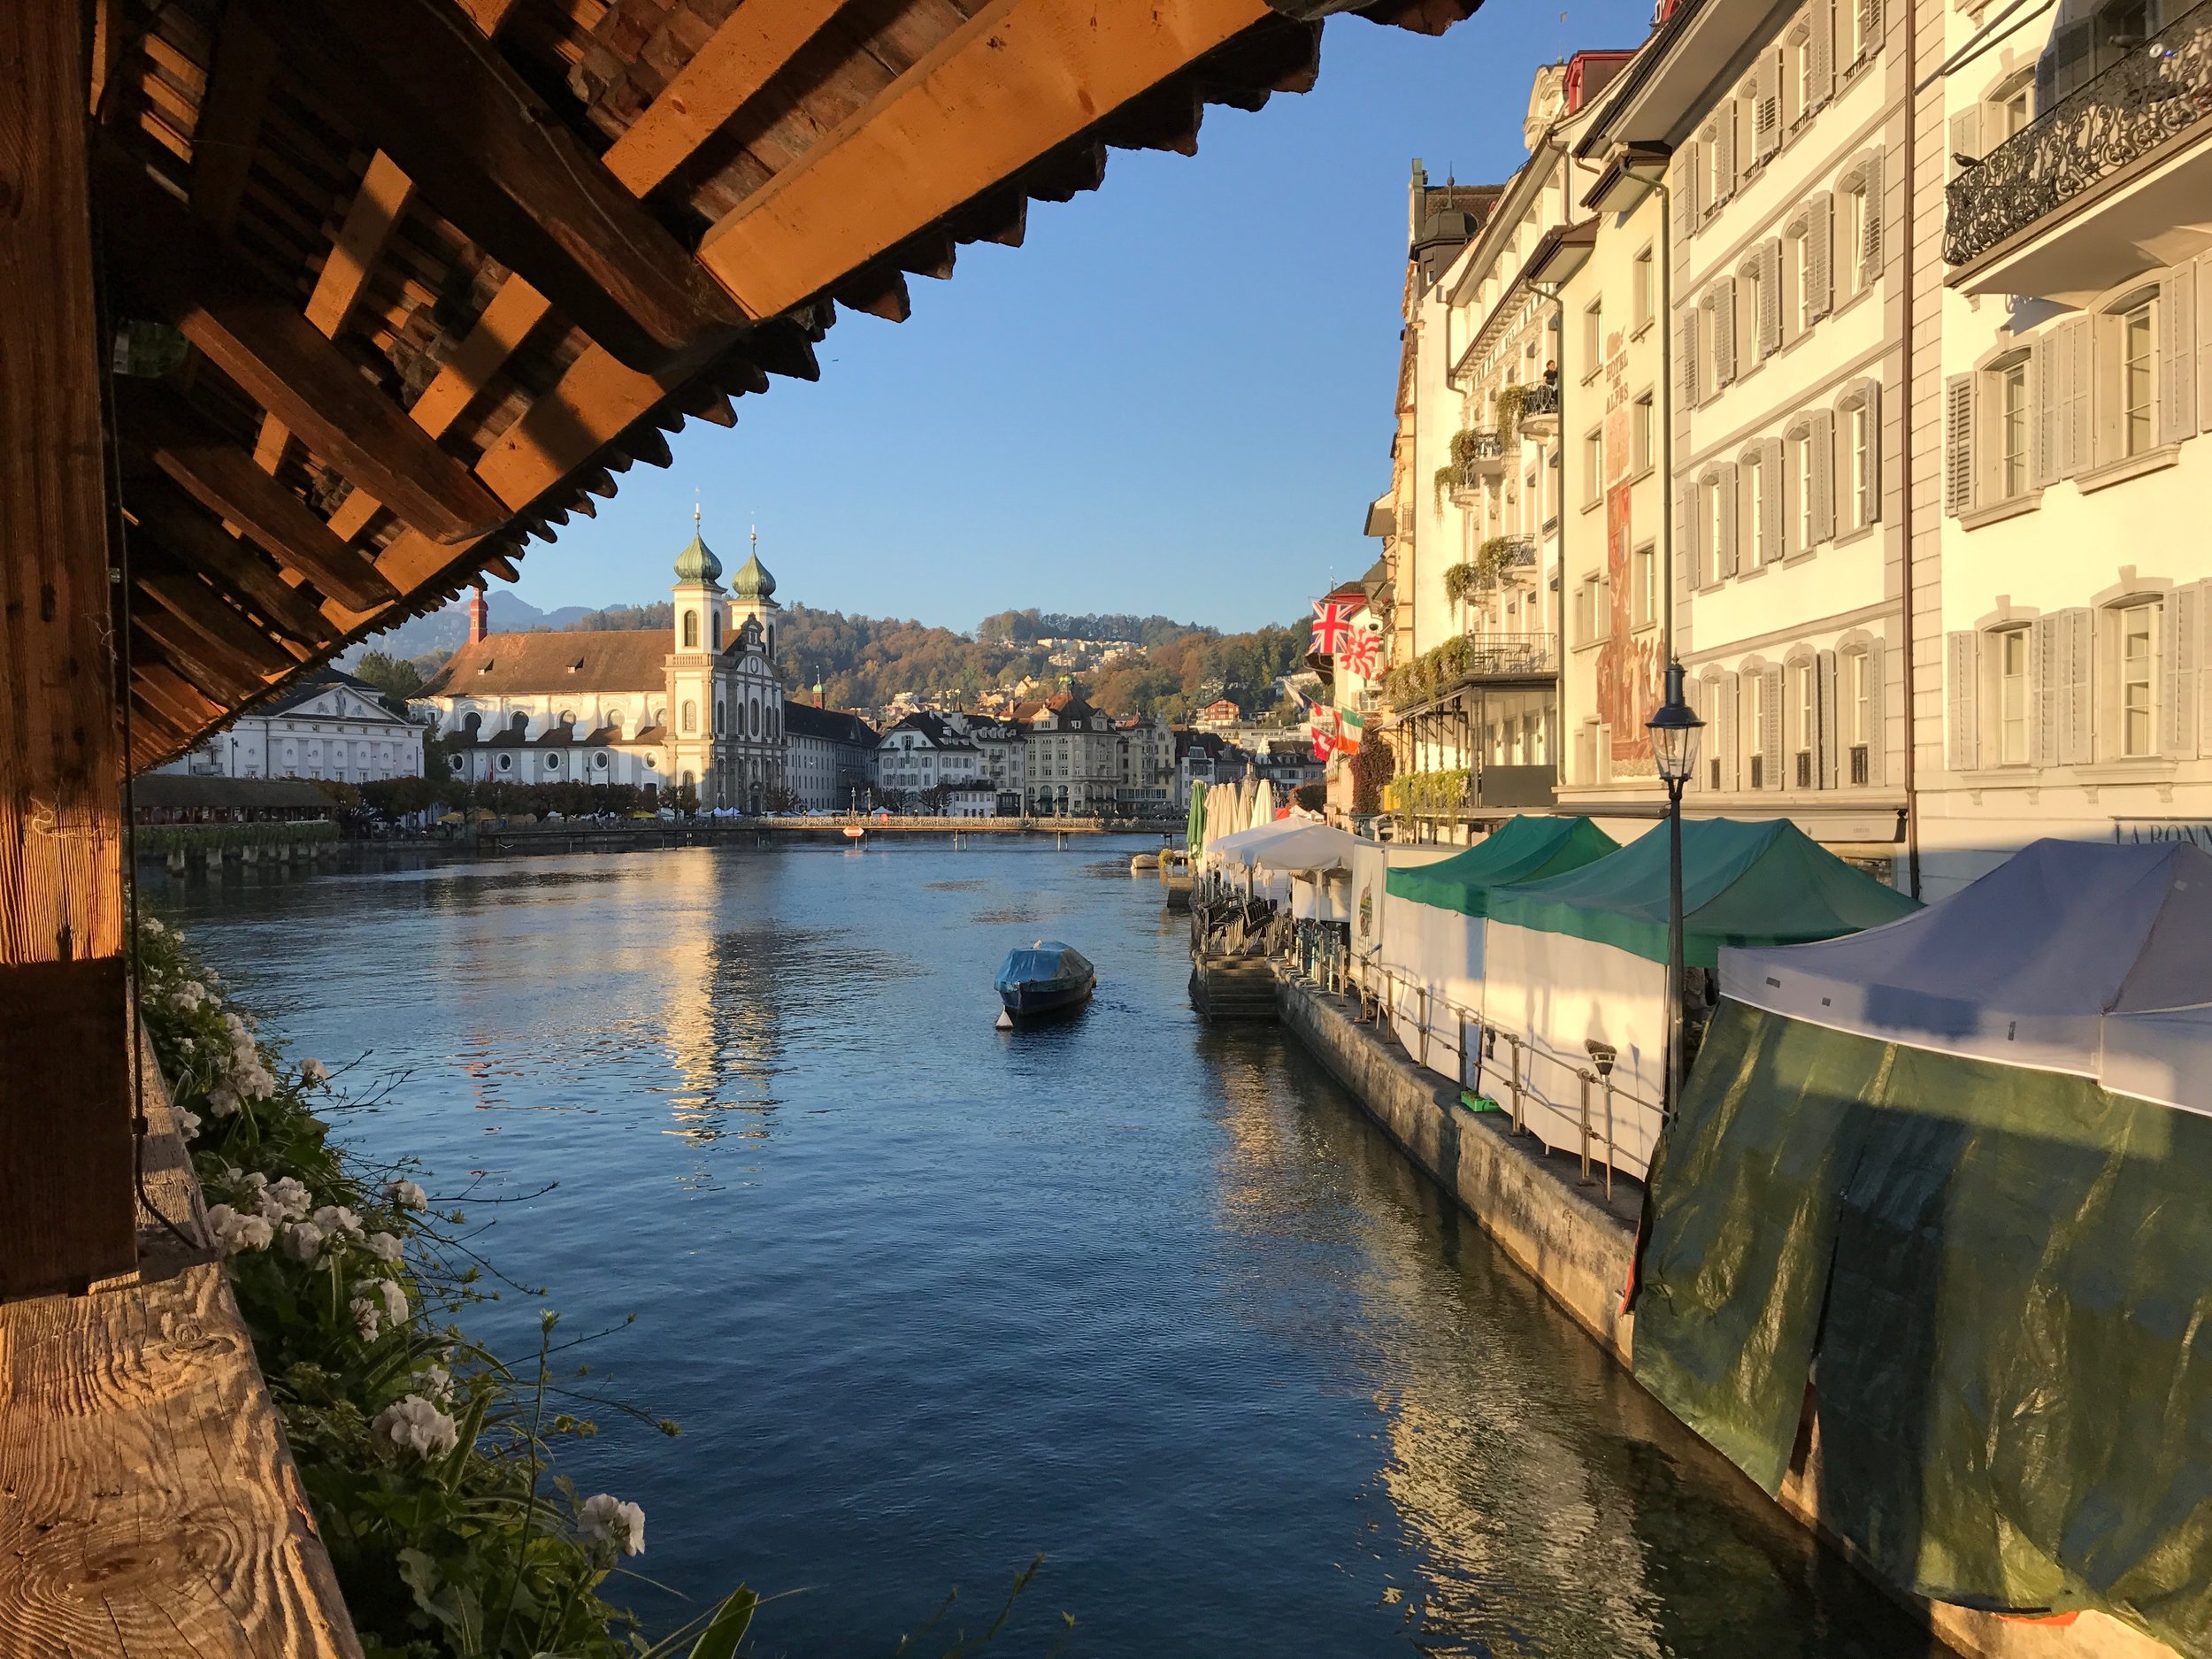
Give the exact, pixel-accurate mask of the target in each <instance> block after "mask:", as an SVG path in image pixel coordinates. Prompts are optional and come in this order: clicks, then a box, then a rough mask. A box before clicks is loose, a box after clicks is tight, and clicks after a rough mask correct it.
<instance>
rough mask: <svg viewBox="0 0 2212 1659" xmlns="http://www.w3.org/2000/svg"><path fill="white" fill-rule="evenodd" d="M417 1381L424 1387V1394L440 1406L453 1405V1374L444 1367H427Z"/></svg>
mask: <svg viewBox="0 0 2212 1659" xmlns="http://www.w3.org/2000/svg"><path fill="white" fill-rule="evenodd" d="M415 1380H416V1382H418V1383H419V1384H420V1385H421V1386H422V1392H423V1393H424V1394H425V1395H426V1396H427V1397H428V1398H430V1399H432V1400H435V1401H436V1402H438V1403H439V1404H440V1405H450V1404H452V1403H453V1373H452V1372H451V1371H448V1370H447V1369H446V1368H445V1367H444V1366H442V1365H427V1366H425V1367H424V1368H423V1370H422V1372H421V1374H420V1375H419V1376H418V1377H417V1378H416V1379H415Z"/></svg>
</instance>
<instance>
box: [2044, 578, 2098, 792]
mask: <svg viewBox="0 0 2212 1659" xmlns="http://www.w3.org/2000/svg"><path fill="white" fill-rule="evenodd" d="M2052 619H2053V621H2054V622H2055V624H2056V626H2057V627H2058V674H2059V680H2058V764H2060V765H2062V766H2086V765H2087V764H2089V763H2090V762H2091V761H2093V760H2094V759H2095V758H2096V748H2095V743H2094V728H2093V726H2092V725H2091V723H2090V693H2091V691H2092V689H2093V687H2092V685H2091V681H2090V641H2091V640H2092V638H2093V635H2094V634H2095V632H2096V621H2097V618H2096V616H2095V614H2094V613H2093V612H2092V611H2090V610H2089V609H2088V608H2087V607H2086V606H2083V605H2076V606H2074V607H2073V608H2072V609H2070V610H2067V611H2060V612H2059V613H2058V614H2057V616H2056V617H2055V618H2052Z"/></svg>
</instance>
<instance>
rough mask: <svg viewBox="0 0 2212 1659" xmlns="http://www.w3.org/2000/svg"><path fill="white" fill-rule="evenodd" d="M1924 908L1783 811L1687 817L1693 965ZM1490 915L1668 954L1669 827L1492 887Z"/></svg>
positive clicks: (1687, 935)
mask: <svg viewBox="0 0 2212 1659" xmlns="http://www.w3.org/2000/svg"><path fill="white" fill-rule="evenodd" d="M1393 890H1395V889H1393ZM1919 908H1920V904H1919V902H1918V901H1917V900H1915V899H1910V898H1908V897H1906V896H1905V895H1903V894H1901V893H1899V892H1897V891H1896V890H1895V889H1894V888H1893V887H1885V886H1883V885H1882V883H1880V882H1879V881H1877V880H1876V879H1874V878H1873V877H1872V876H1870V875H1868V874H1867V873H1866V872H1863V871H1861V870H1855V869H1853V868H1852V867H1851V866H1850V865H1849V864H1846V863H1844V862H1843V860H1842V859H1840V858H1839V857H1837V856H1835V855H1834V854H1833V853H1832V852H1830V851H1828V850H1827V849H1825V848H1824V847H1822V846H1821V845H1820V844H1819V843H1818V842H1817V841H1814V840H1813V839H1812V838H1811V837H1810V836H1809V835H1807V834H1806V833H1805V832H1804V831H1802V830H1801V829H1799V828H1798V827H1797V826H1795V825H1794V824H1793V823H1791V822H1790V821H1789V820H1788V819H1787V818H1769V819H1765V820H1763V821H1761V822H1758V823H1742V822H1739V821H1738V820H1736V819H1733V818H1691V819H1686V820H1685V821H1684V823H1683V826H1682V910H1683V960H1684V961H1685V962H1686V964H1688V965H1689V966H1691V967H1693V968H1710V967H1714V966H1716V965H1717V964H1718V962H1719V950H1720V947H1721V946H1723V945H1798V944H1804V943H1806V942H1807V941H1811V940H1816V939H1833V938H1835V937H1837V936H1838V935H1839V934H1841V933H1856V932H1858V930H1859V929H1861V928H1863V927H1876V926H1880V925H1881V924H1882V923H1884V922H1893V921H1895V920H1896V919H1897V918H1899V917H1901V916H1907V915H1909V914H1911V912H1913V911H1914V910H1918V909H1919ZM1490 919H1491V920H1492V921H1494V922H1510V923H1512V924H1514V925H1515V926H1520V927H1526V928H1531V929H1533V930H1534V931H1536V932H1538V933H1565V934H1568V935H1570V936H1571V937H1573V938H1577V939H1594V940H1596V941H1598V942H1599V943H1601V944H1607V945H1616V946H1618V947H1619V948H1620V949H1623V950H1625V951H1629V952H1631V953H1632V954H1633V955H1636V956H1642V957H1645V958H1646V959H1647V960H1649V961H1652V962H1664V961H1665V960H1666V959H1667V833H1666V828H1665V826H1663V825H1662V826H1660V827H1659V828H1657V829H1655V830H1652V831H1651V832H1650V833H1647V834H1645V835H1640V836H1639V837H1638V838H1637V839H1636V840H1634V841H1631V842H1630V843H1629V844H1628V845H1627V846H1625V847H1624V848H1622V849H1620V851H1618V852H1617V853H1615V854H1613V855H1612V856H1609V857H1606V858H1601V859H1599V860H1598V861H1597V862H1596V863H1595V864H1586V865H1584V866H1583V867H1582V868H1581V869H1579V870H1572V871H1570V872H1567V873H1566V874H1565V875H1561V876H1553V877H1550V878H1548V879H1545V880H1542V881H1529V882H1524V883H1523V884H1521V885H1520V886H1518V887H1502V888H1499V889H1498V890H1496V891H1495V892H1494V893H1493V894H1492V895H1491V897H1490Z"/></svg>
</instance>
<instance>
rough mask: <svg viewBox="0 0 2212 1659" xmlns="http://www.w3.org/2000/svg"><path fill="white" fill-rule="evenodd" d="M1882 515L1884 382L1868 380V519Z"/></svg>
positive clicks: (1870, 520) (1871, 521)
mask: <svg viewBox="0 0 2212 1659" xmlns="http://www.w3.org/2000/svg"><path fill="white" fill-rule="evenodd" d="M1881 516H1882V383H1881V382H1880V381H1879V380H1869V381H1867V382H1866V521H1867V522H1868V523H1869V524H1874V523H1876V522H1878V520H1879V519H1880V518H1881Z"/></svg>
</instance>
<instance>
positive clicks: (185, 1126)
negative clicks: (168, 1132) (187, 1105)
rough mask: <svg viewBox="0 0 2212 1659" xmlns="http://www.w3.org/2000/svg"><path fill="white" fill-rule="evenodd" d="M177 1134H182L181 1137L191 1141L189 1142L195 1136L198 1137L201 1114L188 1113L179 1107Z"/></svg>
mask: <svg viewBox="0 0 2212 1659" xmlns="http://www.w3.org/2000/svg"><path fill="white" fill-rule="evenodd" d="M177 1133H180V1134H181V1135H182V1136H183V1137H184V1138H185V1139H186V1140H187V1141H189V1140H190V1139H191V1138H192V1137H193V1136H194V1135H196V1134H197V1133H200V1115H199V1113H197V1112H194V1111H187V1110H185V1109H184V1108H183V1107H181V1106H180V1107H178V1108H177Z"/></svg>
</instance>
